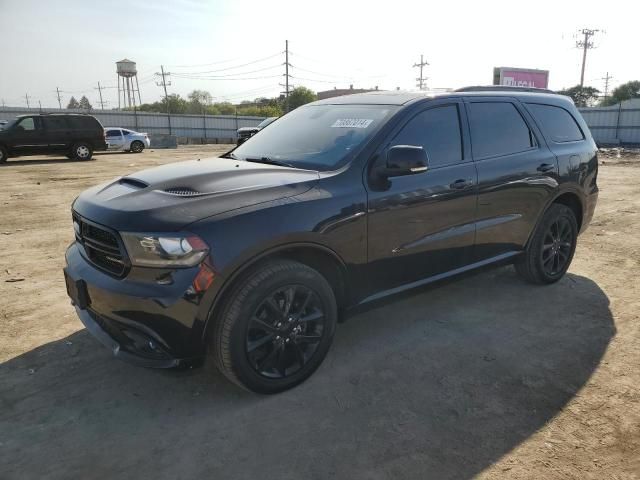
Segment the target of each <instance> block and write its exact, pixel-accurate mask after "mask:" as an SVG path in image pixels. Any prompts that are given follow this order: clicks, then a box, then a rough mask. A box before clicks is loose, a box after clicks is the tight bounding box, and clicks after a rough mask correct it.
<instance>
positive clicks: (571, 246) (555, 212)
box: [516, 204, 578, 284]
mask: <svg viewBox="0 0 640 480" xmlns="http://www.w3.org/2000/svg"><path fill="white" fill-rule="evenodd" d="M577 239H578V223H577V222H576V217H575V215H574V213H573V211H572V210H571V209H570V208H568V207H566V206H564V205H559V204H553V205H551V207H549V209H548V210H547V211H546V212H545V214H544V217H543V218H542V221H541V222H540V224H539V225H538V227H537V228H536V231H535V233H534V234H533V237H532V239H531V241H530V242H529V247H528V248H527V250H526V251H525V252H524V254H523V256H522V258H520V259H519V260H518V262H517V263H516V271H517V272H518V273H519V274H520V275H521V276H522V277H523V278H524V279H525V280H527V281H528V282H531V283H537V284H547V283H554V282H557V281H558V280H560V279H561V278H562V277H563V276H564V274H565V273H566V272H567V270H568V269H569V265H571V260H572V259H573V254H574V253H575V250H576V243H577Z"/></svg>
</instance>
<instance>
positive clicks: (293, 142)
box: [233, 105, 397, 170]
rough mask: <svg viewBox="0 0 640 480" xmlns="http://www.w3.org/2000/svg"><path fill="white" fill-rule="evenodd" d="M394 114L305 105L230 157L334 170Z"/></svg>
mask: <svg viewBox="0 0 640 480" xmlns="http://www.w3.org/2000/svg"><path fill="white" fill-rule="evenodd" d="M396 110H397V107H395V106H393V105H305V106H303V107H299V108H296V109H295V110H293V111H291V112H289V113H287V114H286V115H283V116H282V117H281V118H280V119H278V121H277V122H274V123H273V125H270V126H269V128H265V129H264V130H261V131H260V133H259V134H257V135H254V136H253V137H251V138H250V139H249V140H247V141H246V142H245V143H243V144H242V145H240V146H239V147H238V148H236V149H235V150H234V151H233V156H234V157H236V158H238V159H240V160H244V159H247V158H248V159H258V160H260V159H261V158H263V157H266V158H268V159H271V160H278V161H281V162H286V163H289V164H291V165H293V166H294V167H299V168H307V169H313V170H333V169H335V168H338V167H339V166H340V165H342V164H344V163H346V162H347V161H349V159H350V158H351V156H352V154H353V153H354V152H355V151H356V150H357V149H358V148H359V147H360V146H361V145H363V144H364V142H366V141H367V140H369V139H370V138H371V137H372V136H373V135H374V134H375V133H376V132H377V131H378V129H379V128H380V127H381V126H382V125H383V124H384V122H385V121H386V118H387V117H388V116H389V115H390V114H391V113H393V112H395V111H396Z"/></svg>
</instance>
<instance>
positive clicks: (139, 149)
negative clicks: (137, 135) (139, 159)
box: [130, 140, 144, 153]
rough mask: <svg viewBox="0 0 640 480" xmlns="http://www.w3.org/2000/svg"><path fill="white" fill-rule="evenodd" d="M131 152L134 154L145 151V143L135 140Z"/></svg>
mask: <svg viewBox="0 0 640 480" xmlns="http://www.w3.org/2000/svg"><path fill="white" fill-rule="evenodd" d="M130 150H131V152H132V153H141V152H142V151H143V150H144V143H142V142H141V141H140V140H135V141H133V142H131V147H130Z"/></svg>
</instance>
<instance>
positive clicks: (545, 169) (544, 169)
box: [537, 163, 556, 172]
mask: <svg viewBox="0 0 640 480" xmlns="http://www.w3.org/2000/svg"><path fill="white" fill-rule="evenodd" d="M555 168H556V166H555V165H552V164H550V163H543V164H542V165H540V166H539V167H538V168H537V170H538V171H539V172H550V171H551V170H555Z"/></svg>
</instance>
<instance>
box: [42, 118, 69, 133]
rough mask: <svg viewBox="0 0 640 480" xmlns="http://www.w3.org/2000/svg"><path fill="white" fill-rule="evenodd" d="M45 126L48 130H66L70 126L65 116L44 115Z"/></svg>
mask: <svg viewBox="0 0 640 480" xmlns="http://www.w3.org/2000/svg"><path fill="white" fill-rule="evenodd" d="M42 121H43V123H44V128H45V129H47V130H66V129H67V128H69V127H68V125H67V122H66V120H65V118H64V117H58V116H51V117H42Z"/></svg>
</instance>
